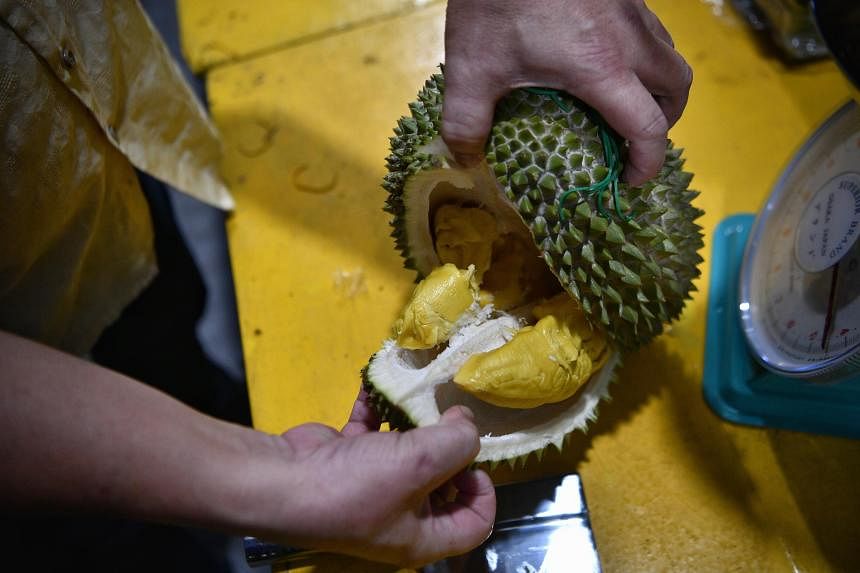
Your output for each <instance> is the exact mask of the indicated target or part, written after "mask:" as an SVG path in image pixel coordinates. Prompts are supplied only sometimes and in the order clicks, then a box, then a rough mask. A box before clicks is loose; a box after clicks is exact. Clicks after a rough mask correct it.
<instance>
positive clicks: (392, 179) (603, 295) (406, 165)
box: [383, 74, 703, 350]
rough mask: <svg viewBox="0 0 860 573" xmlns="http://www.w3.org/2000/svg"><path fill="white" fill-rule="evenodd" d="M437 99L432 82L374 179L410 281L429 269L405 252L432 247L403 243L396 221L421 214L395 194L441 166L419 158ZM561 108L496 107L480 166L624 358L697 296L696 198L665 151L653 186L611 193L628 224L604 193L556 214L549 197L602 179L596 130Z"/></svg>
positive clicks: (573, 106) (537, 103)
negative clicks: (384, 194)
mask: <svg viewBox="0 0 860 573" xmlns="http://www.w3.org/2000/svg"><path fill="white" fill-rule="evenodd" d="M443 93H444V78H443V77H442V75H441V74H436V75H433V76H432V77H431V78H430V79H429V80H427V82H426V83H425V85H424V87H423V88H422V89H421V91H420V93H419V94H418V99H417V101H415V102H413V103H411V104H410V105H409V109H410V117H404V118H401V119H400V120H399V121H398V123H397V127H396V128H395V130H394V131H395V135H394V137H392V138H391V154H390V155H389V157H388V158H387V167H388V170H389V172H388V174H387V175H386V176H385V178H384V180H383V187H384V188H385V189H386V191H388V198H387V200H386V206H385V210H386V211H388V212H389V213H391V214H392V219H391V226H392V229H393V231H392V233H391V235H392V237H393V238H394V240H395V246H396V248H397V249H398V251H399V252H400V254H401V255H402V256H403V259H404V264H405V266H406V267H407V268H412V269H415V270H417V271H418V273H419V276H421V275H424V274H427V273H429V271H430V270H432V269H425V268H420V266H419V265H416V262H415V258H414V256H413V254H414V253H415V252H419V251H426V250H427V249H429V248H432V245H418V244H412V241H413V240H415V239H414V238H413V237H410V236H409V235H408V232H407V225H405V224H404V221H405V220H406V218H407V216H412V217H415V216H422V215H421V214H414V213H408V211H409V205H407V203H406V200H405V198H406V197H408V194H406V193H404V190H405V188H406V186H407V183H408V181H409V179H410V177H411V176H412V175H415V174H416V173H419V172H422V171H425V170H428V169H437V168H443V167H445V166H446V160H445V158H444V157H442V156H441V155H438V154H435V153H433V152H432V151H430V150H429V149H428V148H429V147H432V146H430V145H429V144H430V143H431V142H432V141H434V140H436V139H437V138H438V136H439V128H440V126H441V112H442V99H443ZM564 103H565V104H566V105H565V107H566V108H569V109H568V111H565V110H563V109H562V108H561V107H559V106H558V105H557V103H556V102H555V101H553V100H552V99H551V98H549V97H547V96H545V95H540V94H536V93H532V92H529V91H526V90H524V89H520V90H514V91H513V92H511V93H510V94H509V95H508V96H506V97H505V98H503V99H502V100H501V101H500V102H499V105H498V106H497V108H496V115H495V118H494V125H493V128H492V131H491V134H490V137H489V139H488V142H487V147H486V163H487V168H488V169H489V170H490V171H491V172H492V173H493V175H494V176H495V178H496V181H497V182H498V184H499V186H500V192H501V193H503V194H504V196H505V197H506V198H507V199H508V201H510V203H511V204H512V205H513V206H514V207H515V208H516V209H517V211H518V212H519V214H520V216H521V217H522V219H523V221H524V222H525V224H526V225H527V226H528V227H529V229H530V230H531V233H532V237H533V240H534V243H535V245H536V246H537V248H538V250H539V251H540V253H541V254H542V256H543V258H544V260H545V261H546V263H547V265H548V266H549V267H550V268H551V270H552V271H553V273H554V274H555V275H556V277H557V278H558V280H559V282H560V283H561V284H562V286H563V287H564V288H565V289H566V290H567V291H568V292H569V293H570V294H571V295H572V296H573V297H574V298H576V299H577V300H578V301H579V302H580V304H581V305H582V307H583V309H584V310H585V311H586V313H587V315H588V317H589V320H590V322H591V323H592V325H593V326H595V327H596V328H600V329H601V330H603V331H604V332H606V333H607V335H608V336H609V337H610V338H611V339H612V340H613V341H614V342H615V344H616V345H617V346H618V347H619V348H621V349H622V350H630V349H634V348H637V347H639V346H642V345H644V344H646V343H647V342H649V341H650V340H651V339H652V338H653V337H654V336H656V335H658V334H660V333H661V332H662V331H663V327H664V325H665V324H667V323H669V322H671V321H672V320H674V319H676V318H677V317H678V316H679V315H680V313H681V311H682V309H683V307H684V303H685V299H688V298H689V296H690V293H691V292H693V291H694V290H695V286H694V285H693V281H694V280H695V279H696V278H697V277H698V276H699V274H700V271H699V268H698V265H699V263H700V262H701V261H702V258H701V256H700V255H699V254H698V251H699V250H700V249H701V248H702V246H703V236H702V229H701V227H700V226H699V225H698V224H696V222H695V220H696V219H697V218H698V217H699V216H701V214H702V211H701V210H700V209H698V208H696V207H694V206H693V205H692V200H693V199H694V198H695V197H696V196H697V195H698V193H697V192H696V191H692V190H689V189H688V186H689V183H690V180H691V179H692V175H691V174H690V173H687V172H685V171H683V169H682V167H683V159H682V158H681V150H680V149H677V148H675V147H673V145H672V143H671V142H669V143H668V145H667V148H666V157H665V162H664V164H663V167H662V168H661V170H660V173H659V174H658V175H657V177H655V178H654V179H652V180H650V181H648V182H647V183H645V184H644V185H642V186H639V187H631V186H628V185H626V184H624V183H620V184H619V199H620V200H619V205H618V209H617V211H620V212H621V213H623V214H625V215H629V216H630V219H629V220H626V218H625V217H621V216H619V215H618V214H617V213H616V206H615V205H614V203H613V199H612V197H611V195H610V194H608V193H607V194H603V196H602V198H600V197H598V196H597V195H592V196H590V197H582V196H580V195H577V194H574V195H572V196H570V197H569V199H568V200H567V201H566V202H565V204H564V207H563V213H559V206H558V202H559V199H560V197H561V195H562V194H563V193H565V192H566V191H567V190H568V189H569V188H570V187H571V186H585V185H589V184H593V183H595V182H597V181H599V180H600V179H602V178H603V176H604V175H605V173H606V165H605V161H604V156H603V148H602V146H601V143H600V139H599V133H598V128H597V125H596V124H595V123H594V122H592V120H591V119H590V118H589V115H588V114H587V113H586V112H585V111H584V110H583V109H580V108H578V107H577V102H576V101H575V100H573V98H565V100H564ZM598 201H602V202H603V203H602V205H601V206H602V208H601V207H599V206H598ZM407 213H408V214H407ZM423 216H427V217H428V218H429V216H430V214H429V213H427V214H426V215H423Z"/></svg>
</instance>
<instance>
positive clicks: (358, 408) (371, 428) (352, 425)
mask: <svg viewBox="0 0 860 573" xmlns="http://www.w3.org/2000/svg"><path fill="white" fill-rule="evenodd" d="M379 425H380V422H379V415H378V414H377V413H376V410H375V409H374V408H373V406H372V405H371V404H370V400H369V399H368V394H367V392H366V391H365V390H364V388H362V389H361V390H360V391H359V392H358V397H357V398H356V399H355V404H353V406H352V412H351V413H350V414H349V420H347V422H346V425H345V426H344V427H343V430H341V432H342V433H343V435H344V436H357V435H359V434H366V433H367V432H376V431H378V430H379Z"/></svg>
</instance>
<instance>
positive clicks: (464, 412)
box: [443, 406, 475, 422]
mask: <svg viewBox="0 0 860 573" xmlns="http://www.w3.org/2000/svg"><path fill="white" fill-rule="evenodd" d="M454 415H460V416H461V417H463V418H466V419H467V420H469V421H470V422H474V421H475V413H474V412H472V410H470V409H469V408H467V407H466V406H453V407H452V408H449V409H448V410H445V413H444V414H443V416H454Z"/></svg>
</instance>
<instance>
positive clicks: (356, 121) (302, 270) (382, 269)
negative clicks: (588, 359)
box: [180, 0, 860, 572]
mask: <svg viewBox="0 0 860 573" xmlns="http://www.w3.org/2000/svg"><path fill="white" fill-rule="evenodd" d="M649 5H650V6H651V8H652V9H653V10H654V11H655V12H657V14H658V15H659V16H660V18H661V19H662V20H663V22H664V23H665V24H666V26H667V28H668V29H669V30H670V31H671V33H672V35H673V37H674V39H675V42H676V45H677V48H678V49H679V50H680V51H681V52H682V53H683V54H684V55H685V57H686V58H687V60H688V61H689V63H690V64H691V65H692V67H693V68H694V70H695V79H694V85H693V90H692V93H691V97H690V102H689V105H688V108H687V111H686V113H685V115H684V117H683V119H682V120H681V121H680V122H679V123H678V125H677V126H676V127H675V128H674V129H673V131H672V133H671V136H672V138H673V139H674V140H675V141H676V142H677V143H678V144H679V145H680V146H681V147H684V148H685V149H686V157H687V158H688V159H687V168H688V170H689V171H692V172H694V173H695V174H696V177H695V179H694V182H693V187H694V188H696V189H699V190H701V191H702V195H701V196H700V197H699V199H697V204H698V206H699V207H701V208H703V209H704V210H705V212H706V215H705V216H704V217H703V218H702V219H701V221H700V222H701V224H702V225H703V226H704V227H705V229H706V232H708V233H710V232H711V231H712V230H713V228H714V227H715V225H716V224H717V222H718V221H719V220H720V219H722V218H723V217H724V216H726V215H728V214H732V213H736V212H741V211H754V210H756V209H757V208H758V207H759V205H760V204H761V202H762V201H763V199H764V197H765V196H766V194H767V192H768V190H769V189H770V187H771V186H772V185H773V183H774V181H775V179H776V177H777V174H778V173H779V172H780V171H781V169H782V168H783V167H784V165H785V164H786V162H787V161H788V159H789V157H790V155H791V154H792V153H793V151H794V150H795V149H796V148H797V147H798V146H799V144H800V143H801V142H802V141H803V140H804V139H805V138H806V137H807V136H808V135H809V134H810V133H811V131H812V130H813V128H814V127H815V126H816V125H817V124H818V123H819V122H820V121H821V120H823V119H824V118H825V117H826V116H827V115H829V114H830V113H831V112H832V111H833V110H834V109H836V107H838V105H839V104H840V103H841V102H843V101H844V100H845V99H846V98H847V97H848V94H849V89H848V86H847V83H846V82H845V81H844V80H843V79H842V77H841V75H840V74H839V73H838V71H837V70H836V68H835V66H834V65H833V64H832V63H830V62H820V63H815V64H810V65H805V66H798V67H795V68H789V67H786V66H785V65H783V64H782V63H781V62H780V61H779V60H778V59H777V58H775V57H774V56H773V55H772V54H771V53H769V52H768V50H766V49H763V48H764V46H763V44H761V43H759V42H758V41H757V40H756V39H755V38H753V37H752V33H751V32H750V31H749V30H748V29H747V27H746V26H745V24H744V23H743V22H741V21H740V19H739V18H738V17H737V16H736V15H735V14H734V13H733V12H732V11H731V10H730V9H729V8H727V7H725V8H721V6H722V2H702V1H698V2H693V1H688V2H677V3H676V2H672V1H670V0H654V1H653V2H650V3H649ZM359 6H360V8H358V7H359ZM180 17H181V24H182V31H183V42H184V46H185V50H186V53H187V54H188V55H189V59H190V60H191V61H192V63H193V64H194V65H195V66H196V67H197V69H198V70H200V69H204V68H208V76H207V85H208V93H209V97H210V103H211V109H212V114H213V116H214V118H215V121H216V122H217V124H218V127H219V128H220V130H221V132H222V135H223V138H224V142H225V157H224V165H223V171H224V174H225V176H226V178H227V180H228V182H229V184H230V186H231V188H232V190H233V192H234V194H235V196H236V200H237V209H236V213H235V214H234V215H233V216H232V217H231V218H230V220H229V223H228V232H229V239H230V249H231V255H232V260H233V268H234V272H235V281H236V289H237V296H238V303H239V314H240V321H241V326H242V337H243V344H244V354H245V360H246V368H247V373H248V383H249V388H250V393H251V403H252V409H253V416H254V422H255V425H256V426H257V427H259V428H260V429H263V430H267V431H271V432H278V431H282V430H284V429H286V428H287V427H290V426H293V425H296V424H300V423H303V422H307V421H321V422H324V423H328V424H331V425H334V426H340V425H342V424H343V422H344V421H345V418H346V416H347V413H348V411H349V409H350V406H351V404H352V401H353V399H354V397H355V394H356V392H357V390H358V385H359V375H358V372H359V369H360V368H361V367H362V366H363V365H364V364H365V362H366V360H367V358H368V357H369V356H370V354H371V353H372V352H373V351H375V350H376V349H377V348H378V346H379V344H380V342H381V341H382V340H383V339H384V338H385V337H386V336H387V335H388V332H389V327H390V325H391V323H392V321H393V319H394V317H395V314H396V313H397V311H398V310H399V309H400V307H401V305H402V304H403V302H404V300H405V299H406V297H407V295H408V293H409V291H410V290H411V286H412V280H413V275H412V274H411V273H409V272H406V271H405V270H402V268H401V262H400V260H399V259H398V257H397V256H396V254H395V251H394V248H393V242H392V240H391V239H390V238H389V237H388V232H389V228H388V225H387V216H386V215H385V214H384V213H383V212H382V209H381V207H382V203H383V199H384V194H383V192H382V190H381V189H380V187H379V183H380V181H381V178H382V176H383V174H384V172H385V169H384V158H385V156H386V155H387V138H388V136H389V135H390V134H391V129H392V127H393V126H394V123H395V120H396V119H397V118H398V117H399V116H400V115H403V114H406V113H407V108H406V104H407V102H409V101H411V100H412V99H413V98H414V96H415V93H416V92H417V90H418V88H419V87H420V85H421V83H422V82H423V81H424V79H425V78H426V77H427V76H428V75H429V74H430V73H432V72H433V71H434V69H435V67H436V66H437V64H438V62H440V61H442V59H443V48H442V33H443V24H444V5H443V4H442V3H440V2H421V1H420V0H415V1H411V2H410V1H397V0H388V1H386V0H374V1H373V2H355V1H353V0H341V1H337V0H329V1H315V2H263V1H262V0H257V1H253V0H244V1H242V2H238V1H229V2H220V3H218V4H217V6H212V5H211V4H210V3H208V2H193V1H190V0H185V1H181V2H180ZM710 246H711V243H710V237H708V238H707V239H706V245H705V251H703V255H704V256H705V258H706V262H705V264H704V266H703V275H702V278H701V279H700V280H699V281H698V283H697V284H698V287H699V289H700V290H699V292H698V293H697V294H696V296H694V298H693V300H692V301H691V303H690V304H689V306H688V307H687V309H686V310H685V312H684V314H683V316H682V318H681V320H680V321H678V322H677V323H676V324H675V325H674V326H673V327H672V328H671V329H670V331H669V332H668V333H667V334H665V335H664V336H662V337H661V338H660V339H658V340H657V341H656V342H654V343H653V344H651V345H650V346H648V347H647V348H645V349H644V350H642V351H640V352H638V353H636V354H635V355H633V356H631V357H629V358H628V359H627V360H626V364H625V366H624V368H623V370H622V371H621V374H620V382H619V383H618V384H617V385H616V386H615V390H614V397H613V400H612V401H611V402H609V403H607V404H605V405H603V407H602V408H601V412H600V418H599V420H598V422H597V423H596V425H595V426H594V427H593V429H592V430H591V432H590V433H589V434H588V435H577V436H575V437H574V439H573V440H572V441H571V443H570V444H569V445H568V447H566V448H565V450H564V452H562V453H560V454H554V455H550V456H548V457H546V458H544V460H543V461H542V462H541V463H537V462H533V463H532V464H531V465H530V466H529V467H528V468H527V469H526V470H525V471H524V472H523V471H521V472H518V473H516V474H512V473H511V472H510V471H506V470H499V471H497V472H496V474H495V475H494V477H495V479H496V480H497V481H499V482H503V481H509V480H519V479H528V478H532V477H537V476H541V475H548V474H555V473H559V472H567V471H577V472H579V473H580V474H581V475H582V478H583V480H584V484H585V489H586V494H587V496H588V502H589V506H590V509H591V514H592V523H593V527H594V533H595V536H596V540H597V545H598V549H599V551H600V555H601V559H602V562H603V565H604V567H605V570H606V571H608V572H615V571H622V572H626V571H850V570H855V571H856V570H858V568H860V544H858V541H860V441H850V440H843V439H837V438H831V437H822V436H812V435H805V434H799V433H793V432H788V431H780V430H760V429H752V428H745V427H740V426H735V425H732V424H729V423H726V422H723V421H722V420H720V419H719V418H718V417H716V416H715V415H714V414H713V413H712V412H711V411H710V410H709V409H708V407H707V406H706V405H705V403H704V401H703V398H702V392H701V378H702V358H703V345H704V329H705V308H706V302H707V292H705V290H706V288H707V284H708V278H709V267H708V261H707V259H708V256H709V250H710ZM315 570H316V571H344V570H351V571H390V570H391V568H390V567H384V566H375V565H371V564H366V563H359V562H357V561H354V560H350V559H346V558H343V559H336V558H333V559H332V560H330V561H325V562H322V563H321V564H320V565H318V566H317V567H316V568H315Z"/></svg>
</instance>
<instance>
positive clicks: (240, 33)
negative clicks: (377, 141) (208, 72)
mask: <svg viewBox="0 0 860 573" xmlns="http://www.w3.org/2000/svg"><path fill="white" fill-rule="evenodd" d="M439 1H440V0H218V1H217V2H212V1H211V0H180V1H179V2H177V12H178V16H179V23H180V26H181V28H182V30H183V32H184V33H183V35H182V51H183V53H184V54H185V57H186V59H187V60H188V63H189V64H190V66H191V69H193V70H194V71H195V72H200V71H202V70H205V69H208V68H211V67H213V66H216V65H219V64H224V63H227V62H232V61H234V60H238V59H243V58H248V57H252V56H254V55H258V54H260V53H262V52H267V51H271V50H274V49H279V48H283V47H285V46H290V45H293V44H297V43H301V42H308V41H313V40H314V39H316V38H318V37H320V36H322V35H324V34H326V33H329V32H332V31H337V30H345V29H348V28H351V27H353V26H356V25H359V24H362V23H367V22H370V21H373V20H375V19H379V18H385V17H387V16H391V15H393V14H397V13H398V12H402V11H406V10H409V9H410V8H415V7H420V6H423V5H426V4H429V3H433V2H437V3H438V2H439ZM189 32H190V33H189Z"/></svg>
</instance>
